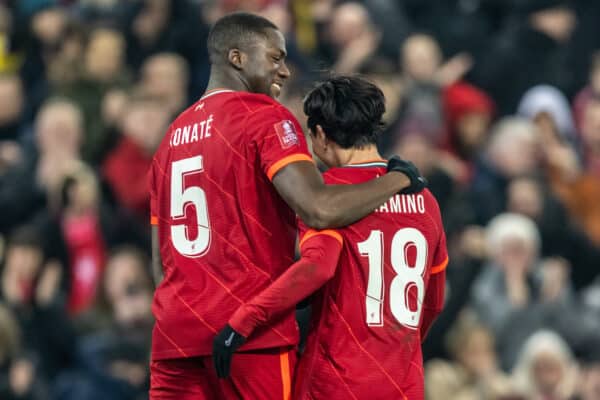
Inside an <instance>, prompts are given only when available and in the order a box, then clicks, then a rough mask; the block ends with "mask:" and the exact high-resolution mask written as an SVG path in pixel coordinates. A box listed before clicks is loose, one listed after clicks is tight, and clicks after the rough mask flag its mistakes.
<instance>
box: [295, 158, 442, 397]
mask: <svg viewBox="0 0 600 400" xmlns="http://www.w3.org/2000/svg"><path fill="white" fill-rule="evenodd" d="M385 172H386V170H385V163H381V162H379V163H377V162H374V163H365V164H359V165H350V166H346V167H341V168H333V169H330V170H329V171H327V172H326V173H325V175H324V178H325V182H326V183H330V184H351V183H361V182H364V181H367V180H370V179H373V178H375V177H377V176H380V175H383V174H385ZM300 226H301V227H300V231H301V238H302V240H304V239H303V237H306V236H308V235H309V234H312V235H315V234H319V232H318V231H317V232H315V231H312V230H308V229H307V228H306V226H303V225H302V224H300ZM336 231H337V232H338V233H340V234H341V236H342V237H343V242H344V244H343V248H342V250H341V251H342V253H341V256H340V261H339V262H338V266H337V269H336V272H335V275H334V277H333V279H331V280H330V281H329V282H327V283H326V284H325V285H324V286H323V287H322V288H321V289H320V290H319V291H318V292H317V293H315V295H314V296H313V302H312V304H313V316H312V320H311V328H310V334H309V337H308V341H307V345H306V352H305V354H304V355H303V356H302V357H301V359H300V362H299V365H298V370H297V373H296V376H297V382H296V386H295V396H294V398H295V399H302V400H304V399H328V400H336V399H368V400H377V399H410V400H421V399H423V398H424V389H423V362H422V354H421V337H420V331H419V325H420V323H421V320H422V318H423V315H422V311H423V307H422V305H423V301H424V299H425V298H426V294H425V293H426V291H428V290H431V289H435V288H429V287H428V282H429V280H430V276H431V274H432V273H440V272H443V271H444V268H445V266H446V264H447V261H448V256H447V252H446V243H445V234H444V230H443V226H442V221H441V216H440V211H439V207H438V204H437V202H436V200H435V198H434V197H433V195H432V194H431V193H430V192H429V191H428V190H424V191H423V192H421V193H418V194H413V195H395V196H393V197H392V198H391V199H390V200H389V201H388V202H387V203H385V204H384V205H382V206H381V207H380V208H378V209H377V211H376V212H374V213H372V214H370V215H369V216H367V217H366V218H364V219H362V220H360V221H358V222H356V223H354V224H352V225H350V226H348V227H346V228H342V229H338V230H336ZM309 240H310V239H309ZM312 240H314V239H312ZM392 244H393V246H392ZM442 284H443V282H442ZM439 306H440V308H441V305H439ZM434 308H435V307H434Z"/></svg>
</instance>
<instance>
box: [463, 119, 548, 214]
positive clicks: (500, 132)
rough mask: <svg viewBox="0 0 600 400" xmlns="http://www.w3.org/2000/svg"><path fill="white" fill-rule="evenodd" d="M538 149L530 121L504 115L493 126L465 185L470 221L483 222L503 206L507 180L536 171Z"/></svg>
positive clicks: (503, 208) (504, 206)
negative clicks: (470, 215) (470, 180)
mask: <svg viewBox="0 0 600 400" xmlns="http://www.w3.org/2000/svg"><path fill="white" fill-rule="evenodd" d="M538 149H539V138H538V136H537V135H536V132H535V127H534V125H533V124H532V123H530V122H529V121H527V120H525V119H523V118H517V117H506V118H503V119H501V120H500V121H498V122H497V123H496V124H495V125H494V127H493V128H492V132H491V134H490V139H489V141H488V143H487V145H486V148H485V151H484V153H483V154H482V155H481V156H480V158H479V159H478V160H477V163H476V166H475V170H474V174H473V179H472V182H471V184H470V186H469V188H468V193H467V201H468V202H469V204H470V205H471V207H472V213H473V214H474V216H473V218H474V221H472V222H474V223H476V224H479V225H485V224H487V222H488V221H489V220H490V219H491V218H493V217H494V216H495V215H497V214H499V213H501V212H503V211H504V210H505V209H506V187H507V185H508V182H509V181H510V179H512V178H514V177H519V176H522V175H534V176H535V175H536V174H537V171H538V166H539V156H538Z"/></svg>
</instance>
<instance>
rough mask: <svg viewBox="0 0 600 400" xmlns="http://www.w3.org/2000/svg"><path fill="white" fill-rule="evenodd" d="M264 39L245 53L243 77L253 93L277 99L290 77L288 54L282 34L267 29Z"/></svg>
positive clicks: (255, 43)
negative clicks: (286, 60)
mask: <svg viewBox="0 0 600 400" xmlns="http://www.w3.org/2000/svg"><path fill="white" fill-rule="evenodd" d="M265 33H266V34H265V36H264V37H258V39H257V40H256V41H255V42H254V43H253V44H252V45H250V46H248V49H247V51H245V52H243V53H244V55H245V57H244V61H243V62H242V75H243V77H244V79H245V81H246V83H247V85H248V90H249V91H250V92H252V93H262V94H266V95H267V96H271V97H273V98H276V97H278V96H279V94H280V93H281V88H282V86H283V83H284V82H285V81H286V79H287V78H289V76H290V70H289V69H288V67H287V66H286V64H285V57H286V55H287V52H286V50H285V39H284V37H283V35H282V34H281V32H279V31H278V30H275V29H267V30H266V31H265Z"/></svg>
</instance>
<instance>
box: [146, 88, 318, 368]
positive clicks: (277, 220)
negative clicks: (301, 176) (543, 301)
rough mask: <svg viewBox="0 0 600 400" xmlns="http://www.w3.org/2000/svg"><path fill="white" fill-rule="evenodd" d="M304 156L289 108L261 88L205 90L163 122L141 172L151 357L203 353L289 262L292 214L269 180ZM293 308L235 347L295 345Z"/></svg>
mask: <svg viewBox="0 0 600 400" xmlns="http://www.w3.org/2000/svg"><path fill="white" fill-rule="evenodd" d="M304 160H306V161H311V162H312V159H311V156H310V153H309V152H308V148H307V146H306V140H305V138H304V136H303V134H302V130H301V127H300V126H299V124H298V122H297V121H296V119H295V118H294V117H293V115H292V114H291V113H290V112H289V111H287V110H286V109H285V108H284V107H283V106H281V105H280V104H279V103H277V102H276V101H275V100H273V99H271V98H269V97H267V96H265V95H260V94H251V93H247V92H234V91H229V90H220V91H213V92H209V93H208V94H206V95H205V96H204V97H203V98H201V99H200V100H199V101H198V102H196V103H195V104H194V105H192V106H191V107H190V108H188V109H187V110H186V111H184V112H183V113H182V114H181V115H180V116H179V117H178V118H177V119H176V120H175V121H174V122H173V124H172V125H171V126H170V127H169V130H168V132H167V134H166V136H165V138H164V139H163V141H162V143H161V144H160V147H159V148H158V150H157V152H156V154H155V156H154V160H153V163H152V167H151V170H150V172H149V180H150V192H151V213H152V218H151V219H152V223H154V224H157V225H158V234H159V241H160V254H161V258H162V264H163V269H164V279H163V281H162V282H161V284H160V285H159V287H158V288H157V289H156V292H155V296H154V301H153V305H152V310H153V313H154V316H155V326H154V331H153V341H152V358H153V359H155V360H158V359H170V358H185V357H192V356H199V355H208V354H210V353H211V351H212V341H213V339H214V336H215V334H216V333H217V332H218V331H219V330H220V329H221V328H222V327H223V326H224V325H225V324H226V322H227V320H228V319H229V317H230V316H231V314H232V313H233V312H234V311H235V310H236V309H237V308H238V307H239V305H240V304H243V303H244V302H245V301H247V300H248V299H249V298H252V297H253V296H254V295H256V294H257V293H259V292H260V291H261V290H262V289H264V288H265V287H266V286H267V285H268V284H269V283H270V282H271V281H272V280H273V279H275V278H277V277H278V276H279V275H280V274H281V273H282V272H283V271H284V270H285V268H287V267H288V266H289V265H290V264H291V263H292V262H293V256H294V243H295V235H296V226H295V216H294V213H293V212H292V210H291V209H290V208H289V207H288V206H287V204H286V203H285V202H284V201H283V199H282V198H281V197H280V196H279V195H278V193H277V191H276V190H275V188H274V186H273V185H272V183H271V181H270V180H271V179H272V178H273V176H274V175H275V174H276V173H277V172H278V171H279V170H280V169H281V168H283V167H285V166H286V165H288V164H289V163H291V162H297V161H304ZM297 341H298V328H297V325H296V323H295V320H294V314H293V312H290V313H289V314H287V315H286V316H285V317H283V318H281V319H279V320H277V321H276V322H274V323H273V324H272V325H271V326H267V327H263V328H261V329H259V330H257V331H256V332H255V334H254V335H253V336H252V338H251V339H249V340H248V341H247V342H246V343H245V344H244V346H242V348H241V349H240V351H244V350H252V349H263V348H271V347H279V346H290V345H295V344H296V343H297Z"/></svg>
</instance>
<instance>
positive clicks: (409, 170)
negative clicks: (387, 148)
mask: <svg viewBox="0 0 600 400" xmlns="http://www.w3.org/2000/svg"><path fill="white" fill-rule="evenodd" d="M392 171H393V172H400V173H403V174H404V175H406V176H407V177H408V179H410V186H409V187H407V188H406V189H403V190H402V191H400V193H403V194H410V193H419V192H420V191H422V190H423V189H425V188H426V187H427V179H425V177H423V176H422V175H421V173H420V172H419V170H418V169H417V167H416V166H415V164H413V163H412V162H410V161H408V160H403V159H402V158H400V157H398V156H392V157H391V158H390V159H389V160H388V165H387V172H392Z"/></svg>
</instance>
